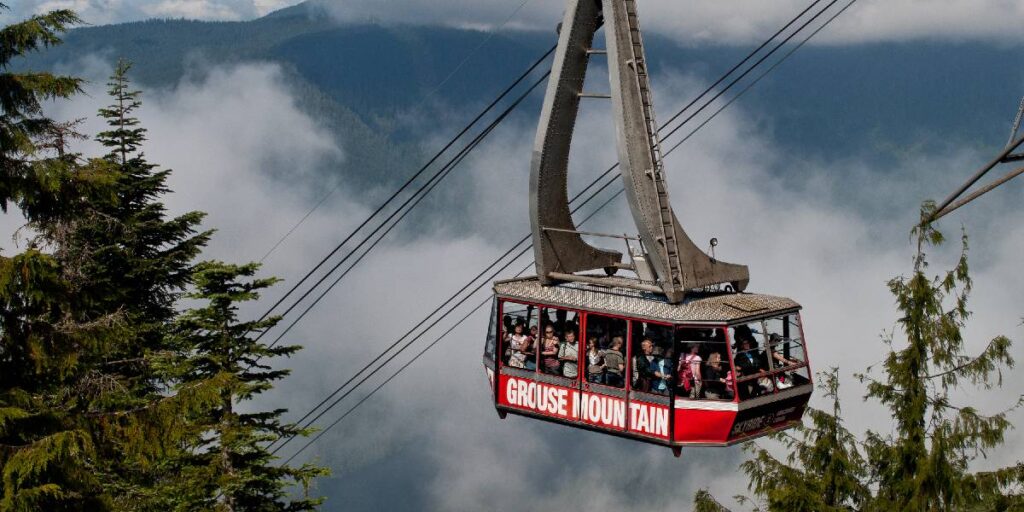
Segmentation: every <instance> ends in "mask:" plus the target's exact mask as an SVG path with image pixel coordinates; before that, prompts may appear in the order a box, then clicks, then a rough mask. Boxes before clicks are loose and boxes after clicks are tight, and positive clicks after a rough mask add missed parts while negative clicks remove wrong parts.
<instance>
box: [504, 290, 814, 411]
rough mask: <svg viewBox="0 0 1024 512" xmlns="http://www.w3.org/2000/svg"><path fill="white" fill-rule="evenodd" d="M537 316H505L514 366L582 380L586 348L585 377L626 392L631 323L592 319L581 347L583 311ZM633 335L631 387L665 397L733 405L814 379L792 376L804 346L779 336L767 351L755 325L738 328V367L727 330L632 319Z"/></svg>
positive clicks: (508, 357) (529, 312)
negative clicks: (737, 400)
mask: <svg viewBox="0 0 1024 512" xmlns="http://www.w3.org/2000/svg"><path fill="white" fill-rule="evenodd" d="M537 313H538V311H537V310H536V308H534V307H532V306H526V307H524V308H523V311H520V312H514V313H512V314H506V315H504V316H503V318H502V324H503V326H504V328H505V329H504V332H505V336H504V340H503V341H504V347H505V361H506V364H508V366H510V367H513V368H521V369H524V370H528V371H539V372H542V373H545V374H549V375H556V376H561V377H565V378H569V379H576V378H577V376H578V375H579V372H580V368H579V364H580V355H581V354H580V350H584V351H585V352H584V354H582V355H583V365H584V367H583V370H584V375H583V376H584V377H585V379H586V381H587V382H589V383H591V384H598V385H603V386H609V387H615V388H623V387H625V382H626V376H627V371H626V368H627V364H626V363H627V361H626V359H627V358H626V347H625V346H626V339H627V325H626V323H627V322H626V321H625V320H620V319H615V318H609V317H602V316H599V315H591V316H589V317H588V320H587V332H586V340H587V342H586V346H585V347H582V348H581V347H580V343H579V341H578V339H577V337H578V335H579V315H578V314H577V313H574V312H566V311H563V310H557V309H547V308H543V309H541V310H540V311H539V313H540V315H539V318H538V315H537ZM551 313H553V317H552V316H550V314H551ZM780 320H781V321H788V319H780ZM751 325H764V324H751ZM787 329H788V327H787ZM761 332H763V331H761ZM786 332H788V330H787V331H786ZM632 338H633V343H634V345H633V346H632V361H629V362H630V363H631V364H630V365H629V366H630V374H629V375H630V378H631V382H630V388H631V389H632V390H635V391H640V392H645V393H653V394H660V395H668V394H669V392H670V391H672V392H673V393H674V395H675V396H677V397H681V398H690V399H711V400H732V399H733V398H734V392H735V393H738V394H739V398H740V399H747V398H752V397H756V396H761V395H764V394H768V393H773V392H775V391H778V390H783V389H786V388H789V387H792V386H794V385H799V384H804V383H807V382H809V379H808V378H806V377H803V376H801V375H799V374H798V373H797V372H793V371H789V370H792V369H794V368H798V367H801V366H803V362H802V361H801V357H800V356H799V355H797V356H794V357H791V356H790V346H791V344H792V345H794V346H795V347H796V349H802V347H801V345H800V344H799V343H798V342H794V341H793V340H791V339H789V338H784V337H782V336H780V335H779V334H775V333H773V334H771V335H769V336H768V338H767V340H766V341H767V344H766V346H764V347H762V346H760V345H759V343H758V341H757V338H756V337H755V331H754V330H752V329H751V327H750V326H748V325H739V326H736V327H735V328H733V336H732V338H733V341H734V343H733V346H732V351H731V353H732V354H733V360H732V365H731V368H730V364H729V361H728V359H727V356H728V355H729V354H730V351H729V350H728V347H727V342H726V332H725V329H723V328H689V327H669V326H664V325H658V324H651V323H647V322H641V321H633V322H632ZM796 349H794V350H796ZM676 353H678V354H679V355H678V357H676V355H675V354H676ZM734 370H735V373H734ZM734 390H735V391H734Z"/></svg>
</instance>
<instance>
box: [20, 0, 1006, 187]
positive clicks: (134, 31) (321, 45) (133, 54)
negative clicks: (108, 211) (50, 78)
mask: <svg viewBox="0 0 1024 512" xmlns="http://www.w3.org/2000/svg"><path fill="white" fill-rule="evenodd" d="M553 25H554V23H553ZM486 37H487V35H486V34H483V33H481V32H476V31H470V30H461V29H455V28H446V27H437V26H409V25H391V26H385V25H379V24H370V23H363V24H339V23H337V22H335V21H333V20H332V19H331V18H330V17H329V16H327V15H326V14H325V13H324V12H323V11H322V10H320V9H319V8H318V7H317V6H315V5H314V4H310V3H309V2H306V3H302V4H298V5H295V6H291V7H287V8H284V9H281V10H279V11H276V12H273V13H271V14H268V15H267V16H265V17H263V18H259V19H256V20H252V21H245V22H199V21H187V20H150V21H143V22H135V23H125V24H120V25H109V26H96V27H82V28H78V29H75V30H73V31H72V32H70V33H69V34H68V35H67V38H66V39H67V44H66V45H64V46H60V47H57V48H53V49H50V50H47V51H45V52H43V53H41V54H40V55H39V56H37V57H34V58H33V59H32V60H31V61H30V62H29V63H28V65H29V66H31V67H35V68H52V67H54V66H56V65H57V64H58V63H69V62H75V61H76V60H77V59H80V58H82V57H84V56H86V55H89V54H94V53H95V54H100V55H104V56H109V57H110V58H115V57H124V58H127V59H129V60H131V61H133V62H134V63H135V68H134V69H133V72H134V73H135V76H136V77H137V79H138V80H140V81H141V82H142V84H143V85H144V86H145V85H156V86H164V85H167V84H173V83H174V82H176V81H177V80H179V79H180V78H181V77H182V76H183V75H184V74H185V72H186V70H187V65H188V63H189V62H190V61H191V60H192V59H194V58H196V57H197V56H201V58H202V60H203V61H205V62H209V63H211V64H224V63H234V62H246V61H254V60H256V61H272V62H277V63H279V64H281V65H282V66H283V68H284V69H285V70H286V71H287V72H288V73H289V75H290V76H291V77H292V78H293V79H294V80H295V81H296V83H300V84H302V90H303V96H304V98H305V100H304V101H305V102H306V103H308V104H309V105H308V106H309V107H310V108H312V109H313V110H315V111H317V112H320V113H322V114H323V115H328V116H330V117H331V124H332V125H334V127H335V129H336V130H337V131H338V133H339V137H341V138H342V139H343V140H344V141H345V142H347V144H346V147H347V148H351V147H359V148H362V149H358V150H356V151H357V152H360V151H361V152H362V153H364V154H362V155H356V158H355V159H354V160H352V161H351V163H352V164H353V165H352V168H353V169H355V170H353V171H352V172H354V173H356V174H358V176H355V177H356V178H360V179H365V181H367V182H379V181H380V180H381V179H393V178H394V174H395V173H399V174H403V173H405V172H407V171H405V169H408V168H409V165H408V164H406V165H399V162H404V161H405V160H406V159H408V157H410V156H411V155H416V154H418V151H419V147H418V145H417V143H418V142H420V141H421V140H422V139H423V137H424V136H423V135H420V134H417V133H410V132H406V131H403V130H402V126H403V124H402V122H401V117H402V116H403V115H405V114H407V113H408V112H409V111H410V110H414V109H417V108H420V107H419V106H420V105H421V104H423V103H424V102H426V103H429V104H430V109H431V112H436V113H438V114H437V115H438V116H440V117H438V122H439V123H440V126H439V127H438V131H439V132H441V133H453V132H454V130H455V129H456V126H457V125H461V124H462V123H464V122H465V120H464V119H463V118H462V116H464V115H466V112H471V111H472V110H473V109H475V108H476V106H477V105H483V104H484V103H485V102H486V101H488V100H490V99H491V98H492V97H493V96H494V95H495V94H496V93H497V91H499V90H500V89H501V88H502V87H503V86H504V85H505V84H507V83H508V82H509V81H510V80H511V79H512V78H514V77H515V76H517V75H518V74H519V72H520V71H521V70H523V69H525V67H526V66H527V65H528V64H529V63H530V62H532V61H533V60H534V59H536V57H537V56H539V55H540V54H541V53H543V52H544V51H545V50H546V49H547V48H548V47H550V45H552V44H553V43H554V41H555V34H554V31H553V30H552V31H550V32H547V31H542V32H517V31H507V32H502V33H500V34H497V35H496V36H494V37H492V38H491V39H490V40H488V42H487V44H486V45H485V46H484V47H483V48H482V49H481V50H480V51H478V52H476V53H475V54H473V55H472V57H470V58H469V59H468V61H467V62H465V64H464V66H463V67H462V68H461V69H460V71H459V72H458V74H457V75H456V76H454V77H453V78H452V79H451V80H449V81H448V82H447V83H445V85H444V87H441V88H440V89H438V90H437V91H436V94H431V92H432V91H433V90H434V88H435V87H436V86H437V85H438V84H439V83H441V82H442V81H443V80H444V79H445V77H446V76H447V75H448V74H449V73H450V72H451V71H452V69H454V68H455V67H456V66H457V65H458V64H459V63H460V62H461V61H462V60H463V59H464V58H466V56H467V55H468V54H469V53H470V51H471V50H472V49H473V48H475V47H476V46H477V45H479V44H480V42H481V41H483V40H484V38H486ZM645 39H646V40H647V42H648V51H649V57H650V58H649V60H650V61H651V63H652V68H653V69H654V71H655V73H658V72H659V71H666V70H672V71H674V72H682V73H693V74H695V75H697V76H700V77H703V78H704V79H707V80H709V81H710V80H713V79H714V78H716V75H717V73H720V72H721V71H723V70H724V69H727V68H728V67H729V66H730V65H731V64H732V63H733V62H736V61H737V60H739V59H740V58H742V56H743V55H744V54H745V53H746V52H747V51H749V49H748V48H738V47H728V46H714V47H707V46H704V47H683V46H680V45H678V44H676V43H675V42H673V41H671V40H668V39H666V38H664V37H660V36H658V35H657V34H649V35H647V37H646V38H645ZM1021 49H1022V48H1021V47H1014V46H1006V47H999V46H995V45H991V44H983V43H941V42H915V43H892V44H864V45H855V46H841V47H833V46H827V47H817V46H808V47H805V48H803V49H801V50H800V52H798V53H797V54H796V55H795V56H794V57H793V58H792V59H790V61H788V62H787V63H786V64H785V65H783V66H782V67H780V68H779V69H778V70H777V71H776V72H775V73H774V74H773V75H772V76H771V77H769V78H768V79H766V80H764V81H763V82H762V83H761V84H759V85H758V86H757V87H756V88H754V89H753V90H752V91H751V93H750V94H748V96H747V97H746V98H744V99H743V102H742V103H743V106H744V108H745V109H746V110H747V111H750V112H753V113H756V114H757V116H756V118H755V119H752V120H751V122H752V123H756V126H757V128H758V130H759V131H761V132H763V133H766V134H768V135H769V136H770V137H771V138H772V139H773V140H774V141H775V142H777V143H778V144H780V145H781V146H782V147H783V148H784V149H786V150H789V151H795V152H799V153H805V154H807V155H811V156H825V157H827V158H831V157H837V158H842V157H844V156H849V155H860V154H863V153H868V154H878V155H883V156H884V155H889V156H891V157H896V158H898V157H899V155H900V154H901V153H902V152H904V151H906V150H907V148H909V147H915V148H921V147H922V146H924V147H934V148H941V147H943V146H946V145H949V144H960V145H964V144H966V145H975V146H983V147H989V146H997V145H999V144H1000V143H1001V142H1003V140H1002V139H1003V138H1005V133H1003V132H1005V130H1006V128H1007V124H1008V123H1009V120H1010V119H1009V118H1010V117H1011V116H1012V114H1013V109H1014V108H1015V107H1016V105H1017V101H1018V100H1019V98H1020V95H1021V94H1022V93H1024V69H1022V68H1021V67H1020V66H1013V65H1011V63H1015V62H1020V60H1021V54H1022V52H1021ZM655 85H656V86H657V84H655ZM676 102H678V100H677V101H676ZM667 103H668V102H667V101H659V106H660V107H661V108H662V109H665V104H667ZM536 106H537V102H536V101H535V102H534V103H533V105H532V108H534V109H535V108H536ZM446 107H448V108H446ZM530 112H533V111H532V110H531V111H530ZM530 115H535V113H533V114H530ZM445 116H451V117H450V118H448V117H445ZM430 135H436V134H435V133H432V134H430ZM384 155H397V156H394V157H392V156H384ZM382 160H383V161H382ZM399 167H400V168H401V172H399V169H398V168H399Z"/></svg>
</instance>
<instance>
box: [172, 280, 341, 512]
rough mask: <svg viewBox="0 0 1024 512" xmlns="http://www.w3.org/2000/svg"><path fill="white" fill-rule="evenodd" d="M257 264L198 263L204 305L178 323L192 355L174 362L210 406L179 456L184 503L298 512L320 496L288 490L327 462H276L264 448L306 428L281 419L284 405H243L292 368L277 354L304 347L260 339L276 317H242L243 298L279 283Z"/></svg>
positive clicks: (183, 380)
mask: <svg viewBox="0 0 1024 512" xmlns="http://www.w3.org/2000/svg"><path fill="white" fill-rule="evenodd" d="M257 269H258V265H256V264H248V265H242V266H237V265H228V264H224V263H220V262H207V263H203V264H200V265H199V266H198V268H197V269H196V273H195V278H194V279H195V288H196V290H195V292H194V293H193V294H192V296H191V298H193V299H195V300H197V301H200V303H201V304H202V305H201V306H200V307H197V308H195V309H191V310H189V311H187V312H185V313H184V314H182V315H181V317H180V318H179V319H178V320H177V322H176V336H177V339H178V340H179V343H180V344H181V345H182V347H185V350H183V351H182V352H183V353H186V354H188V357H186V358H185V359H184V360H182V361H180V362H179V363H178V364H177V365H176V366H177V367H178V369H179V371H180V374H179V376H178V381H179V386H178V387H179V391H181V390H191V392H194V393H197V394H201V395H203V396H205V397H207V400H206V401H205V404H206V407H205V408H203V409H201V410H199V411H194V412H193V416H192V417H191V418H190V428H191V429H192V436H191V438H190V439H189V440H188V442H187V443H186V447H185V448H186V452H187V455H185V456H184V457H182V458H181V460H180V461H179V462H178V464H179V465H180V469H179V470H178V471H179V472H180V474H181V475H182V478H181V479H180V481H179V482H178V484H179V486H178V491H177V494H178V496H179V499H177V508H178V509H179V510H197V511H198V510H224V511H232V512H239V511H285V510H287V511H299V510H312V509H314V508H315V507H316V505H317V504H319V503H320V501H321V500H319V499H311V498H309V497H308V494H307V495H306V496H304V497H301V498H296V499H291V498H290V497H289V492H288V491H289V487H291V486H294V485H296V484H297V485H299V486H301V487H302V488H303V490H304V491H306V490H308V486H309V484H310V481H311V480H312V479H313V478H315V477H317V476H319V475H322V474H325V473H326V471H325V470H324V469H322V468H318V467H316V466H312V465H303V466H302V467H298V468H296V467H291V466H287V465H280V466H278V465H275V458H274V457H273V456H272V455H271V454H270V453H269V451H268V450H267V449H266V448H265V447H266V446H267V445H268V444H269V443H270V442H272V441H275V440H277V439H279V438H281V437H284V436H289V437H290V436H294V435H306V434H307V433H308V432H307V431H305V430H303V429H300V428H298V427H296V426H295V425H290V424H284V423H282V422H281V421H280V416H281V414H282V413H283V412H284V410H281V409H279V410H273V411H264V412H243V409H244V408H243V407H241V404H243V403H244V402H248V401H251V400H252V399H253V398H255V397H256V396H257V395H259V394H260V393H262V392H264V391H267V390H269V389H271V387H272V385H273V382H274V381H277V380H280V379H282V378H284V377H285V376H287V375H288V374H289V371H288V370H276V369H273V368H272V367H271V366H270V364H271V363H272V362H273V360H274V359H275V358H279V357H281V356H289V355H291V354H294V353H295V352H296V351H298V350H299V349H300V347H298V346H274V347H270V346H267V345H265V344H263V343H261V342H259V341H257V339H256V338H257V337H258V335H259V333H261V332H263V331H265V330H267V329H269V328H271V327H273V326H274V325H275V324H277V322H278V321H279V317H272V318H268V319H265V320H260V321H248V322H244V321H239V319H238V307H239V304H241V303H244V302H247V301H252V300H255V299H257V298H258V297H259V291H260V290H262V289H265V288H267V287H269V286H271V285H272V284H273V283H274V282H276V279H253V276H254V275H255V273H256V271H257ZM199 390H202V391H199Z"/></svg>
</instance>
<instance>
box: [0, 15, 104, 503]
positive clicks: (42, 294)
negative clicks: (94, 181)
mask: <svg viewBox="0 0 1024 512" xmlns="http://www.w3.org/2000/svg"><path fill="white" fill-rule="evenodd" d="M0 9H6V6H4V5H2V4H0ZM77 22H78V18H77V17H76V16H75V15H74V13H72V12H70V11H64V10H61V11H53V12H50V13H47V14H42V15H38V16H33V17H32V18H30V19H28V20H26V21H23V22H20V23H15V24H13V25H9V26H6V27H3V28H2V29H0V107H2V112H0V207H2V209H3V210H4V211H5V212H6V211H7V209H8V208H9V206H10V205H11V204H14V205H16V206H17V207H18V209H19V212H20V213H21V214H22V215H23V216H24V217H25V218H26V219H28V220H29V221H30V222H33V221H39V220H40V219H44V218H48V219H54V218H68V217H70V216H72V215H73V214H74V207H73V206H71V205H62V204H61V201H59V200H58V198H60V197H62V196H63V195H64V194H65V193H68V194H70V196H72V197H74V196H76V195H77V193H75V192H73V191H75V190H79V189H78V188H77V187H78V186H79V185H82V184H84V183H88V182H89V181H90V180H88V179H80V178H82V177H80V176H78V175H77V173H75V170H76V169H75V167H76V161H75V157H74V155H69V154H67V152H66V151H64V149H65V148H66V142H67V138H66V137H65V136H64V135H66V134H67V133H68V130H69V128H70V126H69V125H63V126H62V125H60V124H59V123H56V122H54V121H52V120H50V119H48V118H46V117H45V116H44V115H43V110H42V106H43V103H44V102H45V101H47V100H52V99H57V98H67V97H69V96H71V95H72V94H74V93H75V92H77V91H78V90H79V83H80V82H79V80H77V79H75V78H71V77H62V76H54V75H51V74H48V73H11V72H8V71H7V70H8V68H9V67H10V65H11V63H12V61H13V60H14V59H17V58H19V57H22V56H24V55H25V54H26V53H29V52H33V51H36V50H39V49H41V48H45V47H48V46H52V45H55V44H58V43H59V42H60V39H59V35H60V34H61V33H62V32H64V31H65V30H66V29H67V28H68V27H69V26H71V25H73V24H75V23H77ZM83 177H84V176H83ZM49 242H50V241H49V240H46V239H36V240H33V241H32V243H30V244H29V247H28V248H26V249H25V250H24V251H22V252H20V253H16V254H12V255H4V256H0V482H2V488H0V510H3V511H8V510H12V511H21V510H25V511H28V510H32V511H36V510H53V511H62V510H103V509H105V508H107V506H108V505H109V500H108V499H106V497H105V496H104V495H103V489H102V486H101V484H100V482H99V481H98V479H97V478H96V477H95V475H94V467H93V465H92V461H93V460H94V455H95V445H94V443H93V440H92V438H91V435H90V434H89V431H88V429H87V428H85V427H84V426H83V425H82V424H81V422H79V421H77V420H78V419H79V418H81V415H80V413H81V411H82V403H81V402H80V401H79V400H78V394H77V386H78V384H80V383H81V382H82V380H83V377H84V376H85V372H84V371H83V368H82V365H81V364H80V362H81V357H82V354H83V353H84V352H85V351H87V350H89V349H90V347H94V346H96V344H97V342H98V340H99V339H100V338H101V337H102V336H103V335H105V333H106V332H107V331H108V327H109V326H108V325H105V324H104V323H102V322H100V323H97V324H92V325H89V324H85V323H82V322H79V321H78V319H77V318H76V316H75V314H74V310H75V308H76V305H77V297H76V296H75V294H74V286H73V285H72V284H71V283H70V282H69V280H68V279H67V275H66V274H65V272H64V269H63V268H62V266H61V264H60V262H59V261H58V259H57V258H55V257H54V256H53V255H52V254H50V253H48V252H45V251H44V250H42V249H41V247H42V246H44V245H46V244H48V243H49Z"/></svg>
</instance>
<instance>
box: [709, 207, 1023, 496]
mask: <svg viewBox="0 0 1024 512" xmlns="http://www.w3.org/2000/svg"><path fill="white" fill-rule="evenodd" d="M933 209H934V205H933V204H932V203H930V202H929V203H925V205H924V207H923V208H922V219H924V218H928V214H930V213H931V211H932V210H933ZM913 233H914V236H915V239H916V242H917V250H916V252H915V255H914V259H913V273H912V274H911V275H910V277H909V278H908V277H904V276H901V277H897V278H894V279H892V280H890V281H889V282H888V287H889V290H890V291H891V292H892V294H893V296H894V297H895V299H896V306H897V308H898V310H899V312H900V318H899V320H898V329H897V330H896V331H897V332H899V333H901V334H902V337H901V338H900V339H897V338H895V337H894V336H895V335H894V334H892V335H889V336H887V337H886V338H885V342H886V346H887V347H888V354H887V356H886V358H885V359H884V361H883V363H882V366H881V373H882V375H881V376H880V377H877V378H876V377H875V376H874V375H873V374H872V369H871V368H868V371H867V372H866V373H864V374H858V378H859V379H860V380H861V382H863V383H866V385H867V393H866V396H865V400H866V401H867V402H868V403H870V404H877V405H879V406H881V407H883V408H885V409H886V412H887V413H888V414H889V415H890V416H891V417H892V418H893V422H894V425H893V429H892V431H891V432H889V433H880V432H874V431H868V432H867V433H866V435H865V436H864V438H863V439H858V438H857V437H855V436H854V435H852V434H851V433H850V432H848V431H847V430H846V429H845V428H843V426H842V421H841V410H840V408H839V400H838V396H837V391H838V381H837V378H836V375H837V374H836V373H835V372H833V373H831V374H828V375H826V376H825V378H824V379H822V383H821V385H822V386H823V388H824V390H825V392H826V396H827V397H828V398H830V399H831V400H832V404H833V408H832V411H831V412H830V413H825V412H822V411H813V410H812V411H811V412H810V413H809V416H810V419H811V426H809V427H804V428H802V429H800V430H798V433H801V434H802V437H801V438H800V439H797V438H793V437H790V436H788V435H787V434H781V435H777V436H776V439H779V440H781V441H782V442H783V444H784V446H785V448H787V449H788V450H789V453H788V456H787V457H786V459H785V460H780V459H778V458H776V457H774V456H772V454H771V452H769V451H768V450H765V449H763V448H761V447H757V446H750V447H749V449H750V450H751V451H752V452H753V453H754V455H755V457H754V458H753V460H750V461H748V462H745V463H744V464H743V469H744V470H745V471H746V473H747V474H748V475H749V476H750V489H751V490H753V491H754V493H755V495H756V496H757V497H758V498H759V499H761V500H763V503H764V504H765V506H766V508H767V509H768V510H773V511H774V510H779V511H787V512H791V511H794V510H796V511H800V510H865V511H889V510H900V511H922V512H923V511H952V510H974V511H1002V510H1024V494H1022V493H1021V488H1022V486H1024V464H1022V463H1020V462H1018V463H1017V464H1015V465H1013V466H1010V467H1005V468H1000V469H996V470H991V471H979V470H978V468H977V463H978V462H980V461H981V460H983V459H984V458H985V456H986V455H987V454H988V453H989V452H991V451H992V450H995V449H997V448H998V447H1000V446H1001V445H1002V444H1003V442H1004V439H1005V434H1006V431H1007V430H1008V429H1010V428H1012V425H1011V424H1010V421H1009V420H1008V419H1007V414H1008V413H1009V412H1010V411H1011V410H1013V409H1016V408H1018V407H1020V406H1021V405H1022V404H1024V397H1022V396H1018V397H1015V398H1014V399H1013V401H1012V403H1011V404H1009V406H1010V407H1009V409H1007V410H1005V411H1002V412H997V413H994V414H985V413H982V412H981V411H979V410H978V409H977V408H975V407H972V406H960V405H955V404H954V400H953V395H954V393H955V392H956V391H958V390H964V389H965V388H966V387H967V386H971V387H972V388H974V389H977V390H982V391H984V390H992V389H995V388H998V387H1000V386H1001V384H1002V372H1003V371H1005V370H1008V369H1010V368H1012V367H1013V365H1014V361H1013V358H1012V357H1011V356H1010V346H1011V343H1010V340H1009V339H1008V338H1007V337H1005V336H997V337H995V338H994V339H992V340H991V341H990V342H989V343H988V344H987V345H986V347H985V348H984V349H983V350H982V351H981V352H980V353H978V354H976V355H970V354H968V353H967V352H966V349H965V339H964V333H963V330H964V327H965V325H966V322H967V320H968V319H969V317H970V312H969V310H968V309H967V299H968V297H969V295H970V292H971V288H972V283H971V278H970V275H969V268H968V264H967V263H968V259H967V252H968V251H967V236H966V235H963V236H962V238H961V253H960V257H959V259H958V261H957V264H956V265H955V266H954V267H953V268H952V269H951V270H949V271H947V272H944V273H942V274H939V275H938V276H934V277H932V276H929V274H928V261H927V257H926V256H927V254H926V249H928V248H930V247H937V246H939V245H941V244H942V243H943V241H944V239H943V236H942V234H941V233H940V232H939V231H938V230H936V229H935V227H934V226H933V225H932V224H930V223H922V225H920V226H919V227H917V228H916V229H915V230H914V232H913ZM698 498H701V497H700V496H698ZM697 502H698V503H701V500H700V499H698V501H697Z"/></svg>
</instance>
